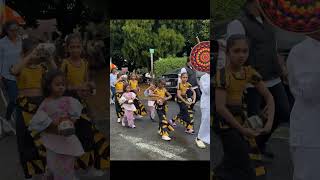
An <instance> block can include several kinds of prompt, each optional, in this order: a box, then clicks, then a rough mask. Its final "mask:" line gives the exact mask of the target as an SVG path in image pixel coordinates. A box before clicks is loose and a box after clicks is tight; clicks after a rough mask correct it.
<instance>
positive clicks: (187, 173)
mask: <svg viewBox="0 0 320 180" xmlns="http://www.w3.org/2000/svg"><path fill="white" fill-rule="evenodd" d="M110 168H111V169H110V172H111V173H110V179H116V180H117V179H126V178H130V179H139V180H142V179H148V180H150V179H165V180H171V179H172V180H173V179H185V180H189V179H194V180H209V179H210V162H209V161H111V166H110Z"/></svg>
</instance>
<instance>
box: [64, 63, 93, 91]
mask: <svg viewBox="0 0 320 180" xmlns="http://www.w3.org/2000/svg"><path fill="white" fill-rule="evenodd" d="M61 71H63V72H64V73H65V74H66V77H67V83H68V85H71V86H80V85H82V84H83V83H84V82H85V81H86V80H87V74H88V62H87V61H85V60H83V59H81V63H80V66H79V67H76V66H75V65H73V64H72V63H71V61H70V60H67V59H65V60H64V61H63V62H62V65H61Z"/></svg>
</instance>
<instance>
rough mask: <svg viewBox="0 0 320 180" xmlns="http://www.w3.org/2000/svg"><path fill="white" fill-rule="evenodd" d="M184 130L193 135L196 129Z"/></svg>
mask: <svg viewBox="0 0 320 180" xmlns="http://www.w3.org/2000/svg"><path fill="white" fill-rule="evenodd" d="M184 132H185V133H187V134H192V135H193V134H195V131H194V130H193V129H186V130H185V131H184Z"/></svg>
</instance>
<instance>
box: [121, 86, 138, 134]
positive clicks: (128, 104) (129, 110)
mask: <svg viewBox="0 0 320 180" xmlns="http://www.w3.org/2000/svg"><path fill="white" fill-rule="evenodd" d="M124 90H125V91H126V92H125V93H123V95H122V97H121V98H120V103H121V104H122V107H123V109H124V117H123V119H122V126H125V121H124V119H126V120H127V122H128V126H129V127H130V128H135V127H136V126H135V125H134V117H133V112H134V111H135V110H136V107H135V106H134V104H133V101H134V99H135V98H136V94H135V93H134V92H132V89H131V87H130V85H129V84H125V85H124Z"/></svg>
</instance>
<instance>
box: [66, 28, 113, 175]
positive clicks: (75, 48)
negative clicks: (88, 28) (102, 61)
mask: <svg viewBox="0 0 320 180" xmlns="http://www.w3.org/2000/svg"><path fill="white" fill-rule="evenodd" d="M66 46H67V48H68V52H69V57H68V58H67V59H65V60H64V61H63V63H62V65H61V70H62V71H63V72H64V73H65V76H66V83H67V91H68V92H67V93H66V95H71V96H72V97H74V98H76V99H78V100H79V101H80V102H81V104H82V106H84V107H86V108H85V110H87V109H88V108H87V107H88V104H87V103H86V101H85V99H86V98H85V97H84V96H83V94H82V91H83V87H84V86H87V85H89V84H91V86H92V88H90V89H91V90H93V91H92V92H90V94H94V89H95V88H94V83H93V82H92V81H89V67H88V62H87V61H86V60H85V59H82V58H81V54H82V51H83V47H82V42H81V37H80V35H79V34H71V35H69V36H68V37H67V39H66ZM85 110H84V111H83V112H82V114H81V118H80V119H79V121H77V123H76V132H79V133H76V135H77V137H78V138H79V139H80V141H81V143H82V145H83V147H84V150H85V152H86V153H85V154H84V155H83V156H81V157H80V158H78V159H77V166H78V167H80V168H82V169H85V170H88V168H90V167H91V166H92V164H94V167H95V168H96V169H98V170H105V169H106V167H107V161H106V158H107V156H106V155H105V154H106V153H103V152H105V151H106V150H105V149H106V148H107V147H108V146H107V144H106V139H105V137H104V136H103V134H102V133H100V132H99V131H97V130H96V129H93V128H92V126H93V124H92V120H91V119H92V117H91V116H90V115H89V114H88V113H87V111H85ZM80 132H85V134H83V133H80ZM92 136H93V137H92ZM97 136H99V138H96V137H97ZM98 140H99V142H98ZM92 143H93V145H92ZM92 151H94V153H93V154H92ZM98 154H99V155H98Z"/></svg>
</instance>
